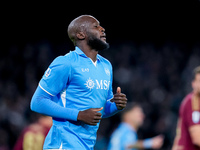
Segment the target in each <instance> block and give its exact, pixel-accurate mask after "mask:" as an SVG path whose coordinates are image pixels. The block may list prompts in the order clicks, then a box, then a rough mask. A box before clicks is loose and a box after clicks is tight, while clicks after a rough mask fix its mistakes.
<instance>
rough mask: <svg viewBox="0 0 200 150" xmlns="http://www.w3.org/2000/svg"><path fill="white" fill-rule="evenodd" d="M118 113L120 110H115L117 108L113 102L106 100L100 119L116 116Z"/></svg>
mask: <svg viewBox="0 0 200 150" xmlns="http://www.w3.org/2000/svg"><path fill="white" fill-rule="evenodd" d="M119 111H120V110H118V109H117V106H116V104H115V103H114V102H111V101H110V100H107V102H106V106H105V110H104V114H103V116H102V118H108V117H110V116H113V115H114V114H116V113H117V112H119Z"/></svg>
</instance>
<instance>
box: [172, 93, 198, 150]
mask: <svg viewBox="0 0 200 150" xmlns="http://www.w3.org/2000/svg"><path fill="white" fill-rule="evenodd" d="M197 124H200V99H198V98H196V97H194V96H193V93H190V94H188V95H187V96H186V97H185V99H184V100H183V102H182V104H181V107H180V109H179V120H178V124H177V131H176V132H177V133H176V138H175V141H174V146H173V150H200V148H199V147H197V146H195V145H194V144H193V143H192V139H191V137H190V133H189V127H191V126H193V125H197Z"/></svg>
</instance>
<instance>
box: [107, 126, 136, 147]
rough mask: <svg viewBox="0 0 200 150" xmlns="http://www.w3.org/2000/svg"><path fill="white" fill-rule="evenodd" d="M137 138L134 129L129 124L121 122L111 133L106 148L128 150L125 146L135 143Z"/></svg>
mask: <svg viewBox="0 0 200 150" xmlns="http://www.w3.org/2000/svg"><path fill="white" fill-rule="evenodd" d="M137 140H138V137H137V133H136V131H135V130H134V129H133V128H132V127H131V126H130V125H129V124H127V123H121V124H120V125H119V126H118V128H117V129H116V130H115V131H114V132H113V134H112V135H111V139H110V142H109V145H108V150H130V149H128V148H127V147H128V146H129V145H133V144H135V143H136V142H137ZM131 150H135V149H131Z"/></svg>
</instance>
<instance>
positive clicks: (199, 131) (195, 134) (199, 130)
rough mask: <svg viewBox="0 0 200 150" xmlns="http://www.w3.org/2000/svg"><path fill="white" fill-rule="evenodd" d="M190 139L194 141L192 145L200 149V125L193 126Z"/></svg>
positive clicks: (190, 129) (190, 130)
mask: <svg viewBox="0 0 200 150" xmlns="http://www.w3.org/2000/svg"><path fill="white" fill-rule="evenodd" d="M189 133H190V137H191V139H192V143H193V144H194V145H196V146H199V147H200V138H199V135H200V125H199V124H198V125H193V126H191V127H190V128H189Z"/></svg>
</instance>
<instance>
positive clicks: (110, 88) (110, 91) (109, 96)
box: [107, 64, 113, 100]
mask: <svg viewBox="0 0 200 150" xmlns="http://www.w3.org/2000/svg"><path fill="white" fill-rule="evenodd" d="M112 82H113V72H112V65H111V64H110V84H109V90H108V96H107V100H110V99H112V98H113V89H112Z"/></svg>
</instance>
